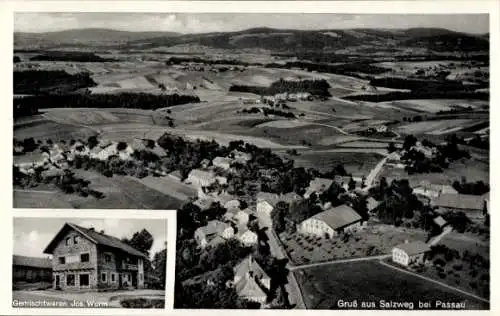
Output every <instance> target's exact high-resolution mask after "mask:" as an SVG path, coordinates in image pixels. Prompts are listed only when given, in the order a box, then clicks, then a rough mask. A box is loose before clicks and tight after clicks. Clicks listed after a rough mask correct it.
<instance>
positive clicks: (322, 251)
mask: <svg viewBox="0 0 500 316" xmlns="http://www.w3.org/2000/svg"><path fill="white" fill-rule="evenodd" d="M426 236H427V235H426V233H425V232H424V231H421V230H416V229H407V228H399V227H394V226H391V225H383V224H375V225H372V224H369V225H368V226H366V227H364V228H363V229H362V230H361V231H359V232H357V233H354V234H353V235H349V236H346V235H339V236H338V237H333V238H331V239H329V238H325V237H307V236H303V235H301V234H299V233H297V232H296V233H294V234H292V235H290V234H288V233H282V234H280V239H281V241H282V243H283V245H284V248H285V250H286V251H287V253H288V256H289V257H290V259H291V260H292V261H293V262H294V264H296V265H302V264H308V263H317V262H325V261H332V260H341V259H349V258H360V257H367V256H377V255H384V254H390V252H391V250H392V248H393V247H394V246H396V245H398V244H401V243H404V241H405V240H425V238H426Z"/></svg>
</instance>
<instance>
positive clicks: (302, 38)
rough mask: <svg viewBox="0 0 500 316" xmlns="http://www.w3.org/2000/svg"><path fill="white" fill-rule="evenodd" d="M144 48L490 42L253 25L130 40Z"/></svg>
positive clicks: (444, 34) (426, 32) (463, 46)
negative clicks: (246, 28)
mask: <svg viewBox="0 0 500 316" xmlns="http://www.w3.org/2000/svg"><path fill="white" fill-rule="evenodd" d="M141 42H142V44H144V46H145V47H156V46H173V45H180V44H197V45H204V46H208V47H213V48H222V49H223V48H232V49H244V48H260V49H267V50H271V51H281V52H284V51H297V50H303V51H317V50H323V51H333V50H337V49H346V48H350V47H361V46H371V47H379V48H383V49H388V48H391V47H393V48H396V49H403V48H412V47H414V48H427V49H431V50H436V51H445V50H447V51H456V50H467V51H474V50H477V51H484V50H488V48H489V41H488V39H487V38H485V37H484V36H483V35H471V34H466V33H460V32H455V31H450V30H447V29H440V28H411V29H400V30H398V29H342V30H313V31H309V30H286V29H271V28H252V29H248V30H244V31H238V32H226V33H220V32H219V33H205V34H187V35H178V36H160V37H156V38H148V39H143V40H136V41H131V42H129V44H135V45H138V44H141Z"/></svg>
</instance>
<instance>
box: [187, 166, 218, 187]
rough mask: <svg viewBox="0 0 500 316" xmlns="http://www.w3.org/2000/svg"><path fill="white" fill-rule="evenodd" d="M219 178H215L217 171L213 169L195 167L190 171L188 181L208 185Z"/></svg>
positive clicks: (202, 185)
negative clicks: (206, 169)
mask: <svg viewBox="0 0 500 316" xmlns="http://www.w3.org/2000/svg"><path fill="white" fill-rule="evenodd" d="M216 181H217V179H216V178H215V173H214V172H212V171H204V170H200V169H193V170H191V172H190V173H189V175H188V177H187V179H186V181H185V182H186V183H190V184H192V185H195V186H197V187H207V186H209V185H211V184H213V183H215V182H216Z"/></svg>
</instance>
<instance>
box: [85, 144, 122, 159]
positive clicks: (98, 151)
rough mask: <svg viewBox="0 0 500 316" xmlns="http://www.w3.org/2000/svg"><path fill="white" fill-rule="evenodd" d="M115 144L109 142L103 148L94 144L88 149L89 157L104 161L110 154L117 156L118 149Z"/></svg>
mask: <svg viewBox="0 0 500 316" xmlns="http://www.w3.org/2000/svg"><path fill="white" fill-rule="evenodd" d="M116 145H117V144H116V143H111V144H110V145H108V146H106V147H104V148H102V147H100V146H99V147H97V146H96V147H94V148H93V149H91V150H90V158H94V159H98V160H101V161H106V160H108V158H109V157H111V156H117V155H118V149H117V148H116Z"/></svg>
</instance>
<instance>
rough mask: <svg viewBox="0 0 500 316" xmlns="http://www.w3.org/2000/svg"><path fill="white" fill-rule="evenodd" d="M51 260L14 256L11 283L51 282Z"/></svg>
mask: <svg viewBox="0 0 500 316" xmlns="http://www.w3.org/2000/svg"><path fill="white" fill-rule="evenodd" d="M51 280H52V260H51V259H48V258H35V257H26V256H17V255H14V256H13V258H12V281H14V282H16V281H24V282H28V283H32V282H43V281H45V282H51Z"/></svg>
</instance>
